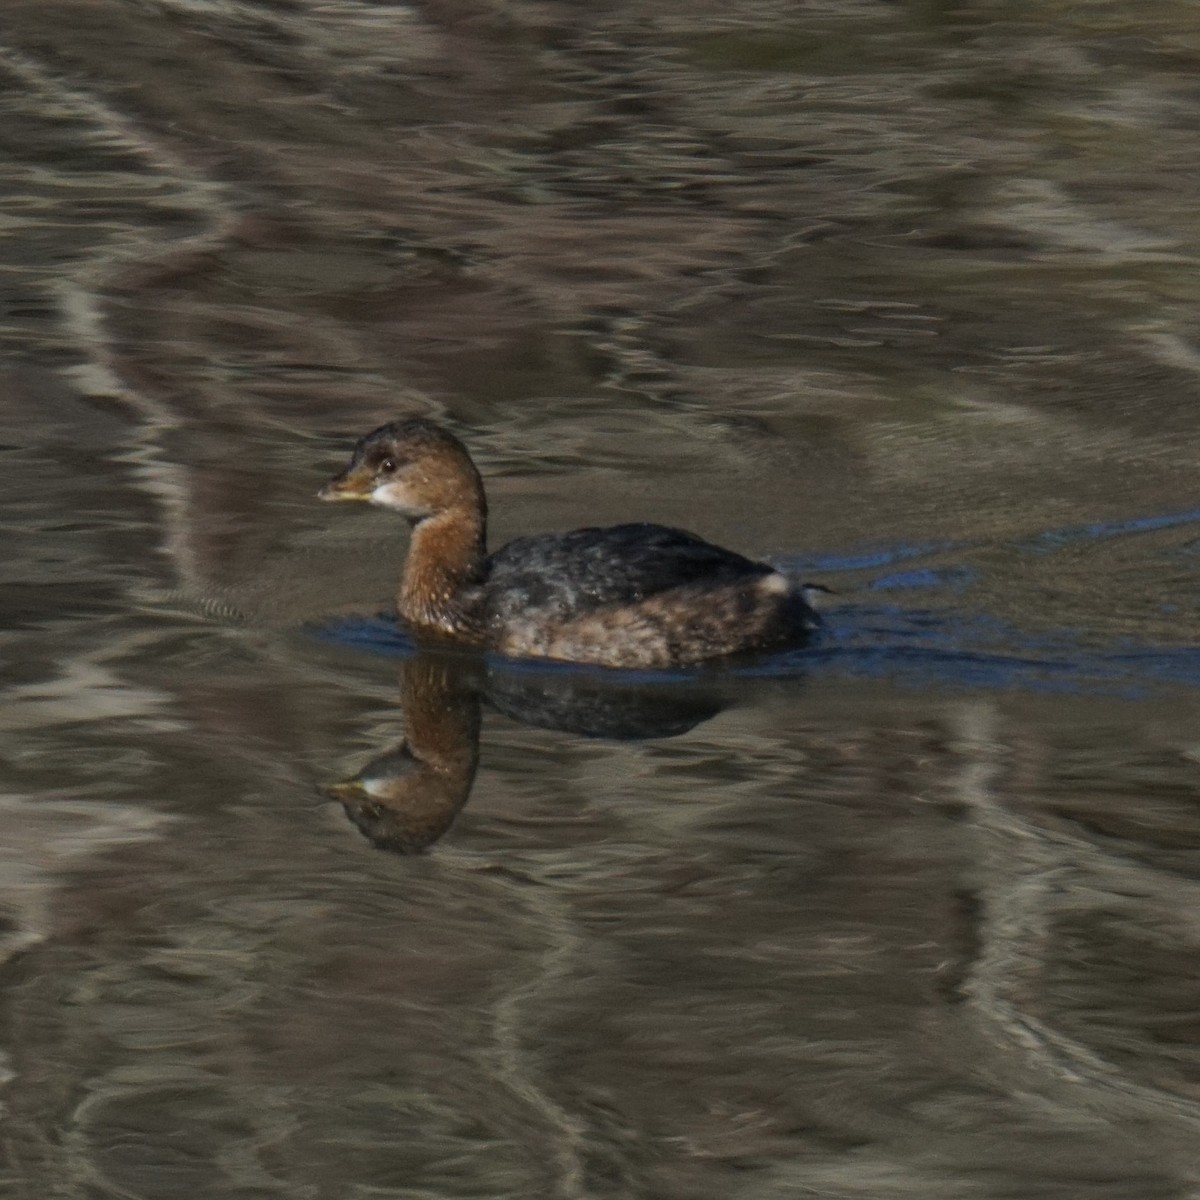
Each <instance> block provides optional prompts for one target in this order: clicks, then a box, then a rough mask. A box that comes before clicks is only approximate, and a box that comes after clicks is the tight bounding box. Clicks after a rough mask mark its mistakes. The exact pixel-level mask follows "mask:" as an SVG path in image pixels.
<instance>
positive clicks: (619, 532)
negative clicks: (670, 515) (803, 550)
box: [482, 523, 772, 623]
mask: <svg viewBox="0 0 1200 1200" xmlns="http://www.w3.org/2000/svg"><path fill="white" fill-rule="evenodd" d="M487 565H488V574H487V582H486V583H485V584H484V585H483V589H482V590H483V593H484V595H483V601H484V609H485V612H486V617H487V619H488V621H491V622H496V621H498V622H501V623H503V622H506V621H509V620H515V619H517V618H519V617H528V616H530V615H531V614H532V613H535V612H537V613H542V614H545V616H546V617H549V618H553V619H559V620H566V619H569V618H571V617H575V616H579V615H581V614H583V613H586V612H588V611H589V610H591V609H595V608H601V607H604V606H606V605H611V604H634V603H637V602H638V601H639V600H644V599H645V598H646V597H647V596H652V595H654V594H655V593H657V592H662V591H666V590H667V589H668V588H674V587H681V586H683V585H685V584H703V585H711V586H719V585H721V584H728V583H734V582H737V581H739V580H748V579H753V578H755V577H757V576H761V575H768V574H770V573H771V570H772V568H771V567H769V566H767V565H766V564H765V563H757V562H753V561H751V560H750V559H748V558H744V557H743V556H742V555H740V554H735V553H734V552H733V551H732V550H725V549H723V548H722V547H720V546H714V545H713V544H712V543H711V542H706V541H705V540H704V539H703V538H699V537H697V536H696V535H695V534H694V533H687V532H686V531H685V530H682V529H672V528H670V527H669V526H666V525H651V524H644V523H639V524H633V525H614V526H611V527H610V528H607V529H600V528H587V529H576V530H573V531H572V532H571V533H562V534H546V535H542V536H537V537H523V538H517V539H516V541H513V542H509V543H508V545H507V546H504V547H503V548H502V549H500V550H497V551H496V553H495V554H493V555H492V556H491V557H490V558H489V559H488V564H487Z"/></svg>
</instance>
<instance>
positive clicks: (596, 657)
mask: <svg viewBox="0 0 1200 1200" xmlns="http://www.w3.org/2000/svg"><path fill="white" fill-rule="evenodd" d="M320 496H321V499H322V500H366V501H369V502H370V503H372V504H377V505H379V506H381V507H383V508H390V509H392V510H393V511H395V512H398V513H401V514H403V515H404V516H405V517H407V518H408V519H409V521H410V522H411V523H412V526H413V535H412V542H411V544H410V546H409V550H408V559H407V561H406V562H405V564H404V573H403V577H402V578H401V580H400V592H399V595H398V596H397V599H396V606H397V609H398V610H399V615H400V617H401V619H402V620H403V621H404V622H405V624H406V625H407V626H408V627H409V628H410V630H411V631H412V632H413V634H414V635H415V636H417V637H418V638H422V639H425V638H433V639H448V640H451V641H454V642H457V643H459V644H465V645H472V646H484V647H488V648H490V649H494V650H498V651H499V652H500V653H502V654H506V655H509V656H510V657H513V658H553V659H561V660H564V661H567V662H580V663H593V664H596V665H599V666H607V667H668V666H680V665H687V664H691V663H698V662H703V661H704V660H706V659H711V658H719V657H722V656H724V655H729V654H736V653H740V652H744V651H748V650H762V649H767V648H770V647H778V646H782V645H788V644H792V645H795V644H798V643H800V642H802V641H804V640H805V639H806V637H807V636H808V635H809V634H810V633H811V631H812V630H813V629H814V628H815V627H816V625H817V623H818V622H817V617H816V614H815V613H814V612H813V610H812V608H810V607H809V605H808V602H807V601H806V599H805V596H804V589H803V588H802V587H800V586H799V585H797V584H795V583H793V582H792V581H791V580H789V579H788V578H786V577H785V576H784V575H782V574H780V573H779V572H778V571H776V570H775V569H774V568H773V567H769V566H767V565H766V564H765V563H758V562H752V561H751V560H750V559H748V558H743V557H742V556H741V555H740V554H734V553H733V551H731V550H723V549H721V547H720V546H714V545H712V544H711V543H709V542H706V541H703V540H702V539H701V538H698V537H696V536H695V535H694V534H691V533H685V532H684V531H683V530H681V529H670V528H668V527H666V526H664V525H647V524H638V525H614V526H612V527H610V528H608V529H577V530H575V531H574V532H572V533H560V534H544V535H542V536H539V537H523V538H517V540H516V541H513V542H509V543H508V545H507V546H505V547H504V548H503V549H502V550H497V551H496V553H495V554H492V555H490V556H489V555H488V553H487V542H486V530H487V501H486V499H485V497H484V493H483V482H482V480H481V479H480V478H479V472H478V471H477V470H476V469H475V464H474V463H473V462H472V461H471V456H470V455H469V454H468V453H467V450H466V447H465V446H464V445H463V444H462V443H461V442H460V441H459V440H458V439H457V438H456V437H454V436H453V435H452V434H450V433H448V432H447V431H446V430H444V429H442V428H441V427H440V426H438V425H435V424H434V423H433V422H432V421H427V420H424V419H422V418H413V419H411V420H407V421H396V422H393V423H392V424H390V425H383V426H380V428H378V429H376V430H375V431H374V432H373V433H369V434H367V436H366V437H364V438H362V439H361V440H360V441H359V443H358V445H356V446H355V448H354V455H353V457H352V458H351V460H350V465H349V466H348V467H347V468H346V469H345V470H344V471H342V472H341V474H340V475H337V476H335V477H334V478H333V479H332V480H330V482H329V483H328V484H326V486H325V487H324V488H322V489H321V492H320Z"/></svg>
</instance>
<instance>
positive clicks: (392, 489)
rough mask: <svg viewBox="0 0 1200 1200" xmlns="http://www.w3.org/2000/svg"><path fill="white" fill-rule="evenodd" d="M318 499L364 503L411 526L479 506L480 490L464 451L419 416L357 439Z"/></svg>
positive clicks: (450, 436)
mask: <svg viewBox="0 0 1200 1200" xmlns="http://www.w3.org/2000/svg"><path fill="white" fill-rule="evenodd" d="M317 495H318V496H319V497H320V498H321V499H322V500H366V501H367V502H368V503H370V504H378V505H379V506H380V507H381V508H390V509H392V511H393V512H398V513H402V514H403V515H404V516H406V517H407V518H408V519H409V520H410V521H412V522H414V523H417V522H420V521H423V520H425V518H426V517H432V516H436V515H438V514H439V513H442V512H446V511H448V510H451V509H455V508H468V509H482V507H483V485H482V484H481V483H480V480H479V472H478V471H476V470H475V464H474V463H472V462H471V458H470V455H469V454H468V453H467V450H466V447H465V446H464V445H463V444H462V442H460V441H459V440H458V438H456V437H455V436H454V435H453V434H452V433H448V432H447V431H446V430H444V429H442V428H441V427H440V426H439V425H435V424H434V423H433V422H432V421H427V420H425V419H424V418H422V417H413V418H410V419H409V420H407V421H392V422H391V423H390V424H388V425H381V426H380V427H379V428H378V429H376V430H373V431H372V432H371V433H368V434H367V436H366V437H364V438H361V439H360V440H359V442H358V444H357V445H356V446H355V447H354V454H353V455H352V456H351V459H350V464H349V466H347V467H346V469H345V470H344V471H342V472H341V473H340V474H338V475H335V476H334V477H333V478H332V479H331V480H330V481H329V482H328V483H327V484H326V485H325V486H324V487H323V488H322V489H321V490H320V491H319V492H318V493H317Z"/></svg>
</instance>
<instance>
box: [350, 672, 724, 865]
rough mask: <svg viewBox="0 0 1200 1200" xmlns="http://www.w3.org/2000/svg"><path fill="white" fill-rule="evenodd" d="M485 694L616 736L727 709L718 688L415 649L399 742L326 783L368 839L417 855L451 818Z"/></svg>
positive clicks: (538, 715) (686, 724) (563, 725)
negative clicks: (487, 662) (490, 665)
mask: <svg viewBox="0 0 1200 1200" xmlns="http://www.w3.org/2000/svg"><path fill="white" fill-rule="evenodd" d="M484 700H487V701H488V702H489V703H490V704H491V705H492V706H493V707H494V708H495V709H497V710H498V711H499V712H502V713H503V714H504V715H505V716H507V717H510V718H511V719H513V720H515V721H520V722H522V723H523V724H527V725H537V726H539V727H541V728H547V729H555V730H559V731H562V732H566V733H574V734H582V735H584V736H587V737H604V738H615V739H618V740H623V741H629V740H635V739H643V738H657V737H673V736H675V735H677V734H680V733H685V732H686V731H687V730H689V729H691V728H693V727H694V726H696V725H698V724H700V723H701V722H702V721H706V720H708V719H709V718H710V717H712V716H715V715H716V713H718V712H719V711H720V710H721V709H722V708H723V707H725V701H724V700H723V699H722V698H721V696H720V695H719V694H718V693H717V692H716V691H714V690H712V689H710V688H703V687H697V686H694V685H685V684H680V683H678V682H674V683H659V684H647V683H645V682H635V683H630V682H628V681H624V680H621V679H620V678H619V677H618V678H616V679H614V678H613V677H612V676H611V675H610V674H609V673H606V672H605V673H591V674H588V673H585V672H579V671H574V670H557V669H523V668H520V667H502V668H499V669H494V670H491V671H488V670H486V669H485V666H484V664H483V663H482V661H481V660H479V659H477V658H463V657H461V656H455V657H451V656H438V655H434V654H428V653H422V654H417V655H414V656H413V657H411V658H408V659H406V660H405V661H404V663H403V664H402V666H401V674H400V701H401V705H402V707H403V711H404V722H405V736H404V740H403V741H402V742H401V743H400V744H399V745H398V746H395V747H393V748H391V749H389V750H388V751H386V752H385V753H383V754H380V755H379V756H378V757H376V758H373V759H372V760H371V761H370V762H369V763H367V765H366V766H365V767H363V769H362V770H361V771H359V773H358V774H357V775H355V776H354V777H353V778H351V779H348V780H346V781H344V782H343V783H338V784H334V785H333V786H332V787H330V788H329V789H328V790H329V793H330V794H331V795H332V796H334V797H336V798H337V799H338V800H340V801H341V802H342V805H343V807H344V808H345V810H346V815H347V816H348V817H349V818H350V820H351V821H352V822H353V823H354V824H355V825H356V826H357V827H358V829H359V831H360V832H361V833H362V834H363V836H364V837H366V838H367V839H368V840H369V841H370V842H371V843H372V845H375V846H378V847H379V848H380V849H383V850H390V851H392V852H394V853H397V854H415V853H419V852H420V851H422V850H425V849H426V848H428V847H429V846H431V845H432V844H433V843H434V842H436V841H437V840H438V838H440V837H441V836H442V835H443V834H444V833H445V832H446V830H448V829H449V828H450V826H451V825H452V824H453V823H454V819H455V817H457V816H458V813H459V811H460V810H461V809H462V807H463V805H464V804H465V803H466V802H467V797H468V795H469V794H470V791H471V785H472V783H474V781H475V771H476V768H477V767H478V765H479V729H480V707H481V703H482V702H483V701H484Z"/></svg>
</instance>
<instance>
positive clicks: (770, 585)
mask: <svg viewBox="0 0 1200 1200" xmlns="http://www.w3.org/2000/svg"><path fill="white" fill-rule="evenodd" d="M758 590H759V591H760V592H761V593H762V594H763V595H764V596H786V595H787V594H788V592H790V591H791V590H792V581H791V580H790V579H789V578H788V577H787V576H786V575H781V574H780V573H779V572H778V571H772V572H771V574H770V575H764V576H763V577H762V578H761V579H760V580H759V581H758Z"/></svg>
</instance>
